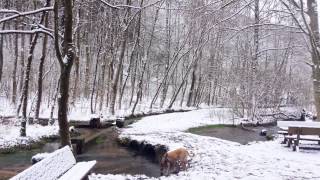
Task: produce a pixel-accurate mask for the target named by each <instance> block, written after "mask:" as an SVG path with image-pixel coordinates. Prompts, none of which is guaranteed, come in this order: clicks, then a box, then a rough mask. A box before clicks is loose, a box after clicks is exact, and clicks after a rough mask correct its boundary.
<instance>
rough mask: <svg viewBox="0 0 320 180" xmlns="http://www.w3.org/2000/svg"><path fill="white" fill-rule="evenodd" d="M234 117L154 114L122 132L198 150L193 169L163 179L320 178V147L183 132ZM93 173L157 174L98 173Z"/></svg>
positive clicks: (209, 112)
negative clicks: (296, 148) (245, 141)
mask: <svg viewBox="0 0 320 180" xmlns="http://www.w3.org/2000/svg"><path fill="white" fill-rule="evenodd" d="M231 118H232V117H231V116H230V114H229V113H228V111H227V110H226V109H215V110H214V111H213V110H208V109H204V110H198V111H191V112H187V113H173V114H164V115H158V116H151V117H146V118H143V119H142V120H140V121H139V122H137V123H134V124H133V125H132V126H131V128H127V129H124V130H123V131H122V133H121V136H122V137H130V138H131V139H136V140H139V141H142V140H146V141H148V142H149V143H152V144H164V145H167V146H168V147H169V148H170V149H174V148H175V147H177V146H184V147H186V148H188V149H189V151H191V152H192V153H193V154H195V156H194V157H193V158H192V161H191V167H190V168H189V169H188V170H187V171H185V172H180V173H179V174H178V175H171V176H169V177H161V178H160V179H172V180H173V179H196V180H198V179H320V171H319V168H320V158H319V155H320V151H311V150H308V151H300V152H293V151H292V150H291V149H289V148H285V147H283V145H281V144H280V143H279V142H278V141H277V140H276V141H270V142H259V143H254V144H252V145H240V144H238V143H234V142H230V141H225V140H221V139H218V138H213V137H205V136H199V135H194V134H190V133H185V132H183V131H185V130H187V129H188V128H190V127H196V126H199V125H206V124H222V123H225V124H229V123H232V122H231V121H226V120H227V119H231ZM223 120H224V121H223ZM98 161H99V160H98ZM90 179H91V180H96V179H117V180H118V179H155V178H149V177H146V176H144V175H136V176H131V175H111V174H108V175H101V174H98V175H91V176H90Z"/></svg>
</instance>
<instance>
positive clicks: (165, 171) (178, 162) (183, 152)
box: [160, 148, 190, 176]
mask: <svg viewBox="0 0 320 180" xmlns="http://www.w3.org/2000/svg"><path fill="white" fill-rule="evenodd" d="M189 156H190V155H189V152H188V151H187V149H185V148H178V149H175V150H172V151H168V152H167V153H165V154H164V155H163V157H162V159H161V162H160V172H161V176H162V175H165V176H168V175H169V174H170V173H171V172H173V173H178V172H179V171H180V170H186V169H187V165H188V157H189Z"/></svg>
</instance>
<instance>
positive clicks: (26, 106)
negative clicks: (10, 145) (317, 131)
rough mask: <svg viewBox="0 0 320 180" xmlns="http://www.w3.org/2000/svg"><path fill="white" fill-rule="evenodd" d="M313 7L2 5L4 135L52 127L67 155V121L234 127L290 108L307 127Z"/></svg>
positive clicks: (318, 68) (316, 98) (87, 1)
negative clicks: (198, 114)
mask: <svg viewBox="0 0 320 180" xmlns="http://www.w3.org/2000/svg"><path fill="white" fill-rule="evenodd" d="M318 6H319V1H318V0H185V1H183V0H2V1H0V102H1V104H0V113H1V114H0V115H1V118H2V119H6V118H13V120H12V119H11V120H10V123H9V124H10V125H11V126H13V125H12V124H14V126H17V127H19V136H22V137H25V136H29V135H28V133H27V130H28V125H30V126H32V124H38V123H39V122H40V121H41V119H47V120H48V124H49V126H50V125H54V124H56V125H57V127H59V128H58V129H59V136H60V140H61V145H71V137H70V133H71V131H70V128H69V126H70V125H69V122H70V121H71V120H79V119H81V118H87V119H88V120H89V119H90V118H91V119H92V118H93V117H99V118H101V119H117V118H118V117H123V116H134V115H137V114H148V113H151V112H169V111H176V110H188V111H189V110H195V109H206V108H225V109H228V114H230V116H232V119H233V122H234V121H235V120H234V119H241V120H244V119H245V121H246V122H248V123H256V122H257V121H259V122H261V121H263V119H264V118H265V116H268V115H270V113H271V114H272V115H275V114H277V113H279V112H280V111H281V109H282V108H297V109H299V112H300V110H302V109H303V111H305V110H306V111H308V112H310V113H311V114H314V115H313V117H312V118H313V119H316V117H317V116H316V114H318V115H319V114H320V34H319V16H318ZM0 122H2V123H1V124H3V122H5V121H4V120H1V121H0ZM199 125H201V123H200V122H199ZM151 126H157V125H156V124H153V125H152V124H150V128H151ZM31 128H32V127H31ZM40 128H41V127H40ZM0 140H1V138H0ZM0 144H1V141H0ZM0 149H1V145H0ZM98 161H99V160H98ZM0 174H1V172H0ZM0 179H1V178H0Z"/></svg>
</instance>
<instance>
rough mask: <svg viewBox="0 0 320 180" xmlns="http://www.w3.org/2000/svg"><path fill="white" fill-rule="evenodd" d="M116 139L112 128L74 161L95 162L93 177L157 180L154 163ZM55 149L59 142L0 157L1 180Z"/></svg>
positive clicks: (156, 166) (156, 170) (156, 167)
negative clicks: (136, 176)
mask: <svg viewBox="0 0 320 180" xmlns="http://www.w3.org/2000/svg"><path fill="white" fill-rule="evenodd" d="M86 131H92V132H94V131H95V129H90V130H89V129H86ZM117 136H118V135H117V132H116V130H115V128H109V129H108V130H107V131H104V133H103V134H102V135H101V136H100V137H98V138H97V139H96V140H95V141H93V142H91V143H90V144H89V145H87V146H86V147H85V151H84V153H83V154H81V155H77V156H76V159H77V161H89V160H97V164H96V165H95V167H94V168H93V170H92V172H93V173H102V174H108V173H112V174H121V173H125V174H132V175H134V174H146V175H147V176H152V177H159V176H160V169H159V165H158V164H157V163H156V162H154V161H153V160H152V159H151V158H148V157H145V156H141V155H137V154H136V153H135V152H133V151H131V150H129V149H127V148H126V147H123V146H121V145H119V144H118V143H117V141H116V137H117ZM58 147H59V143H58V142H50V143H47V144H45V145H44V146H42V147H41V148H38V149H32V150H29V151H17V152H14V153H10V154H0V180H2V179H8V178H10V177H12V176H14V175H15V174H17V173H19V172H21V171H23V170H24V169H26V168H27V167H29V166H31V157H32V156H33V155H35V154H37V153H40V152H53V151H54V150H56V149H58Z"/></svg>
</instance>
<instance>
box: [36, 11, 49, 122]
mask: <svg viewBox="0 0 320 180" xmlns="http://www.w3.org/2000/svg"><path fill="white" fill-rule="evenodd" d="M45 26H46V27H47V26H48V15H46V17H45ZM47 43H48V36H47V35H45V36H44V38H43V44H42V55H41V58H40V63H39V70H38V96H37V102H36V109H35V116H34V119H35V120H38V119H39V113H40V105H41V101H42V76H43V67H44V61H45V59H46V55H47Z"/></svg>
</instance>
